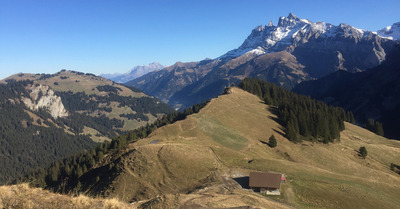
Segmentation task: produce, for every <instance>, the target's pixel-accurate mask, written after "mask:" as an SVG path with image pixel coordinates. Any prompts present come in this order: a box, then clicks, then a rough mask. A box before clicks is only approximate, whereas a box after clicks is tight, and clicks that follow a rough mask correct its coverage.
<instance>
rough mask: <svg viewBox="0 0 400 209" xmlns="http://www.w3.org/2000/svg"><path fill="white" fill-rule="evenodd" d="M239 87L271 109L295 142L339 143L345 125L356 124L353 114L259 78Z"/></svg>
mask: <svg viewBox="0 0 400 209" xmlns="http://www.w3.org/2000/svg"><path fill="white" fill-rule="evenodd" d="M239 87H240V88H242V89H244V90H246V91H248V92H250V93H252V94H255V95H257V96H259V97H260V98H261V99H263V100H264V102H265V103H266V104H268V105H271V106H272V107H271V110H272V111H273V112H275V113H276V115H277V116H278V119H279V123H280V124H281V125H282V126H283V127H284V128H285V134H286V137H287V138H288V139H289V140H290V141H293V142H301V141H302V140H308V141H318V142H323V143H329V142H333V141H334V140H335V139H336V140H340V131H342V130H344V123H343V122H344V121H348V122H350V123H354V116H353V114H352V113H351V112H346V111H345V110H343V109H342V108H340V107H332V106H328V105H326V104H325V103H323V102H319V101H317V100H314V99H311V98H310V97H308V96H303V95H297V94H295V93H293V92H290V91H288V90H287V89H285V88H282V87H279V86H276V85H274V84H271V83H269V82H266V81H263V80H260V79H256V78H246V79H244V80H243V81H242V82H241V83H240V84H239Z"/></svg>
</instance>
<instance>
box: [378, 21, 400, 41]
mask: <svg viewBox="0 0 400 209" xmlns="http://www.w3.org/2000/svg"><path fill="white" fill-rule="evenodd" d="M377 33H378V35H379V36H381V37H383V38H388V39H390V40H397V41H400V22H397V23H394V24H393V25H391V26H387V27H386V28H383V29H381V30H378V31H377Z"/></svg>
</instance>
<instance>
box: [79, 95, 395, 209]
mask: <svg viewBox="0 0 400 209" xmlns="http://www.w3.org/2000/svg"><path fill="white" fill-rule="evenodd" d="M270 110H271V107H270V106H267V105H265V104H263V102H262V101H261V100H260V99H259V98H258V97H257V96H255V95H252V94H249V93H247V92H245V91H243V90H240V89H238V88H232V89H231V90H230V93H228V94H226V95H223V96H220V97H218V98H216V99H213V100H211V102H210V103H208V104H207V105H206V106H205V107H204V108H203V109H201V110H200V112H199V113H198V114H193V115H190V116H188V117H187V118H186V119H185V120H181V121H178V122H175V123H173V124H170V125H166V126H163V127H161V128H159V129H157V130H155V131H154V132H153V133H152V134H151V135H150V136H148V137H147V138H144V139H141V140H139V141H137V142H135V143H132V144H129V145H127V147H126V148H125V149H123V150H121V151H120V152H118V153H115V154H113V155H107V156H105V158H104V160H103V161H102V162H100V163H99V164H97V165H96V166H95V168H94V169H92V170H89V171H88V172H87V173H85V174H83V175H82V176H81V177H80V178H79V181H80V182H81V183H82V187H81V191H83V192H85V193H86V194H90V195H95V196H104V197H117V198H118V199H121V200H124V201H134V204H146V205H150V206H151V205H155V206H160V205H162V204H169V205H174V204H178V203H177V202H175V201H173V200H179V201H178V202H181V201H182V200H188V199H192V198H194V197H203V198H198V199H197V201H200V202H201V201H208V200H209V199H207V198H206V196H208V197H210V198H211V199H213V197H214V198H215V199H217V198H222V197H224V198H229V200H232V199H236V200H245V199H248V200H250V199H249V198H251V199H252V200H255V198H257V199H258V198H260V196H258V195H257V194H256V193H254V192H251V191H248V190H243V189H242V188H241V186H240V184H238V183H237V182H236V181H239V182H240V179H245V177H246V176H248V174H249V172H250V171H275V172H280V173H284V174H285V175H286V176H287V178H288V183H287V184H285V185H282V187H281V192H282V195H281V197H280V198H276V199H278V200H279V201H280V202H283V203H286V204H289V205H291V206H295V207H299V208H316V207H318V208H321V207H322V208H336V207H340V208H354V207H355V206H357V207H360V208H376V207H379V208H393V207H397V205H398V204H399V203H400V202H399V199H398V198H397V194H398V193H399V192H400V187H399V185H400V184H399V183H400V176H399V175H398V174H397V173H395V172H393V171H391V170H390V169H389V165H390V163H394V164H397V165H398V164H400V162H399V159H398V156H399V154H400V142H398V141H390V140H387V139H386V138H383V137H380V136H377V135H375V134H373V133H371V132H369V131H366V130H365V129H362V128H359V127H357V126H355V125H351V124H348V123H346V129H345V130H344V131H343V132H342V133H341V141H340V142H338V143H333V144H329V145H326V144H322V143H312V142H302V143H298V144H295V143H292V142H289V141H288V140H287V139H286V138H285V137H283V133H282V127H281V126H280V125H279V124H278V123H277V122H276V121H277V120H276V115H274V114H273V113H271V112H270ZM272 134H273V135H275V137H276V139H277V142H278V146H277V147H276V148H270V147H269V146H268V145H266V140H267V139H268V138H269V137H270V136H271V135H272ZM360 146H365V147H366V148H367V149H368V156H367V158H366V159H363V158H361V157H360V156H359V155H358V152H357V150H358V148H359V147H360ZM382 153H384V154H382ZM105 171H108V172H105ZM95 179H98V180H95ZM235 180H236V181H235ZM242 185H244V186H245V184H242ZM261 200H262V201H268V200H269V199H264V197H263V198H261V199H259V200H258V201H246V202H244V204H243V203H240V204H239V203H238V204H237V205H234V204H235V202H234V203H232V205H231V207H234V206H236V207H238V206H251V205H252V204H255V205H253V206H254V207H273V206H272V205H268V204H270V203H265V204H267V205H257V204H258V203H261ZM193 201H194V200H193ZM192 203H194V202H192ZM202 204H204V202H202ZM219 204H221V202H220V203H219ZM174 206H176V205H174ZM192 206H193V205H192ZM212 207H217V206H212Z"/></svg>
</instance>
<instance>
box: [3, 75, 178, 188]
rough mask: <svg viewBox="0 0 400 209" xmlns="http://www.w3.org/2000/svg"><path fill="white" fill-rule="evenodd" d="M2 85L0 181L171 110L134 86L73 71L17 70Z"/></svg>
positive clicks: (139, 124) (101, 140)
mask: <svg viewBox="0 0 400 209" xmlns="http://www.w3.org/2000/svg"><path fill="white" fill-rule="evenodd" d="M0 89H1V91H0V113H1V114H0V118H1V121H0V130H1V132H0V133H1V135H0V159H1V160H0V166H1V169H0V184H4V183H6V182H8V181H10V180H12V179H15V178H16V177H18V176H20V175H22V174H26V173H28V172H30V171H31V170H32V169H34V168H40V167H41V168H43V167H46V166H49V165H50V163H51V162H54V161H55V160H57V159H60V158H64V157H67V156H70V155H72V154H74V153H77V152H80V151H82V150H87V149H91V148H93V147H94V146H96V144H97V143H98V142H104V141H111V139H112V138H115V137H117V136H119V135H120V134H122V133H124V132H126V131H127V130H133V129H135V128H137V127H140V126H144V125H146V124H147V123H148V122H152V121H155V120H156V119H157V118H160V117H162V116H163V115H165V114H167V113H171V112H174V111H173V110H172V109H171V108H170V107H169V106H168V105H166V104H164V103H162V102H160V101H159V100H157V99H155V98H153V97H150V96H147V95H145V94H144V93H142V92H140V91H139V90H137V89H135V88H132V87H125V86H123V85H119V84H115V83H113V82H112V81H109V80H106V79H104V78H101V77H97V76H95V75H92V74H84V73H80V72H74V71H66V70H63V71H61V72H59V73H56V74H53V75H48V74H18V75H14V76H11V77H9V78H7V79H5V80H2V81H1V82H0ZM96 142H97V143H96Z"/></svg>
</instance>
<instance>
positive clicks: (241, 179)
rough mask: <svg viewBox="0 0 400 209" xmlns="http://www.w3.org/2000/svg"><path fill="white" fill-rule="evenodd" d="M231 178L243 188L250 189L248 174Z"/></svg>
mask: <svg viewBox="0 0 400 209" xmlns="http://www.w3.org/2000/svg"><path fill="white" fill-rule="evenodd" d="M233 180H235V181H236V182H237V183H238V184H239V185H240V186H241V187H242V188H243V189H250V187H249V177H248V176H244V177H238V178H233Z"/></svg>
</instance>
